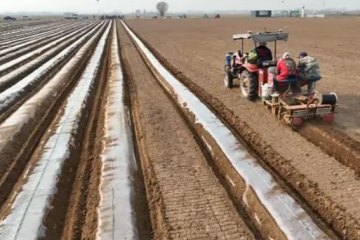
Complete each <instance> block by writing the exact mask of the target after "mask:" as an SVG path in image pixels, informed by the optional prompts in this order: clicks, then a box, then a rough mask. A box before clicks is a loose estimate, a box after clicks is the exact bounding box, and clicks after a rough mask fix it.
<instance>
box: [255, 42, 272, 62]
mask: <svg viewBox="0 0 360 240" xmlns="http://www.w3.org/2000/svg"><path fill="white" fill-rule="evenodd" d="M255 50H256V52H257V53H258V61H271V60H272V59H273V56H272V52H271V50H270V49H269V48H268V47H267V46H266V42H261V43H259V46H257V47H256V48H255Z"/></svg>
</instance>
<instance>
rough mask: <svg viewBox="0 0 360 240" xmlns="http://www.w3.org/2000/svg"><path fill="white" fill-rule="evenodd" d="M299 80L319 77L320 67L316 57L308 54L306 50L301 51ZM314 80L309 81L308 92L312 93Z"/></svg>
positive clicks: (298, 69) (297, 69) (298, 70)
mask: <svg viewBox="0 0 360 240" xmlns="http://www.w3.org/2000/svg"><path fill="white" fill-rule="evenodd" d="M296 71H297V73H298V78H299V80H304V81H309V80H313V79H319V78H320V77H321V76H320V68H319V64H318V62H317V60H316V58H314V57H310V56H308V54H307V53H306V52H300V54H299V63H298V66H297V68H296ZM314 85H315V83H314V82H312V81H311V82H308V92H309V93H311V92H312V91H313V90H314Z"/></svg>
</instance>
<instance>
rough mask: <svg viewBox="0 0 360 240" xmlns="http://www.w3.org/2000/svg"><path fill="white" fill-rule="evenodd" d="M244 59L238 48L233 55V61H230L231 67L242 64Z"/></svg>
mask: <svg viewBox="0 0 360 240" xmlns="http://www.w3.org/2000/svg"><path fill="white" fill-rule="evenodd" d="M244 60H245V58H244V57H243V54H242V52H241V51H240V50H238V51H237V52H236V53H235V54H234V55H233V63H232V67H233V68H236V67H238V66H240V65H242V64H244Z"/></svg>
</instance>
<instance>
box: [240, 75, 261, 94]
mask: <svg viewBox="0 0 360 240" xmlns="http://www.w3.org/2000/svg"><path fill="white" fill-rule="evenodd" d="M240 90H241V94H242V96H244V97H246V98H247V99H249V100H251V101H254V100H255V99H256V98H257V97H258V80H257V77H256V74H254V73H251V72H249V71H243V72H242V73H241V75H240Z"/></svg>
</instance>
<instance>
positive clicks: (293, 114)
mask: <svg viewBox="0 0 360 240" xmlns="http://www.w3.org/2000/svg"><path fill="white" fill-rule="evenodd" d="M288 36H289V34H288V33H285V32H283V31H282V30H279V31H277V32H260V33H252V32H248V33H244V34H236V35H233V39H234V40H241V42H242V45H241V50H239V51H238V52H237V53H235V54H234V53H233V52H228V53H227V54H226V56H225V58H226V60H225V78H224V82H225V85H226V86H227V87H229V88H231V87H233V82H234V80H235V79H238V80H239V85H240V92H241V95H242V96H243V97H247V98H250V97H251V98H252V97H254V96H255V97H260V98H261V99H262V103H263V105H264V106H265V107H266V108H267V109H268V110H269V111H270V112H271V113H272V114H274V115H275V116H276V117H277V118H278V119H280V120H284V121H285V122H286V123H287V124H289V125H291V126H293V127H296V126H300V125H302V123H303V121H304V120H306V119H311V118H319V117H322V118H324V119H325V120H326V121H329V122H332V121H333V120H334V113H335V106H336V105H337V100H338V98H337V95H336V94H335V93H327V94H322V93H319V92H318V91H315V83H316V82H317V81H319V80H321V78H318V79H312V80H309V81H301V82H300V84H301V86H305V85H308V84H309V82H313V83H314V84H312V85H311V86H312V88H311V89H309V91H307V92H303V93H302V94H300V95H294V94H292V91H291V88H290V84H291V83H294V82H296V81H298V79H296V78H291V79H286V80H284V81H280V82H279V87H280V91H279V93H278V94H272V92H273V83H274V81H275V79H274V77H275V71H269V68H270V67H273V68H274V67H276V65H277V60H276V44H277V42H278V41H287V39H288ZM244 39H252V40H253V42H254V44H255V47H256V45H257V44H259V43H261V42H265V43H268V42H274V55H273V56H274V58H273V60H271V61H261V62H259V61H258V62H257V63H255V64H254V63H249V62H248V56H249V54H248V53H245V54H244V53H243V49H244ZM251 98H250V99H251Z"/></svg>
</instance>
